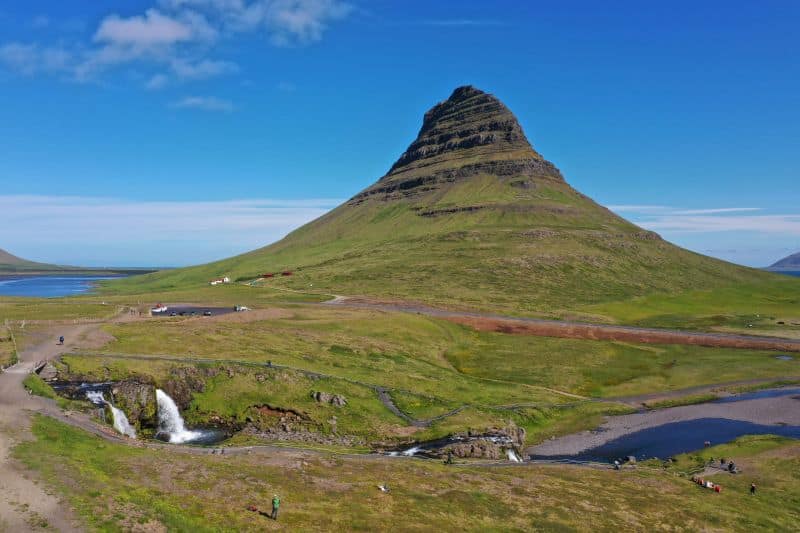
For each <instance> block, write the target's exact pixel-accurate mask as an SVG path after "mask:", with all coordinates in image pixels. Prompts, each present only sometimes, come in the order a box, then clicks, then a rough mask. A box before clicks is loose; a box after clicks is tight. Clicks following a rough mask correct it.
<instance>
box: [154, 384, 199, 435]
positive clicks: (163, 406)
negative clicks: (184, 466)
mask: <svg viewBox="0 0 800 533" xmlns="http://www.w3.org/2000/svg"><path fill="white" fill-rule="evenodd" d="M156 401H157V402H158V432H159V433H162V434H166V435H168V437H169V442H171V443H172V444H182V443H185V442H191V441H194V440H198V439H200V438H202V437H203V435H204V433H203V432H202V431H192V430H189V429H186V426H185V424H184V422H183V417H181V412H180V411H179V410H178V406H177V405H176V404H175V401H174V400H173V399H172V398H170V397H169V395H168V394H167V393H166V392H164V391H163V390H161V389H156Z"/></svg>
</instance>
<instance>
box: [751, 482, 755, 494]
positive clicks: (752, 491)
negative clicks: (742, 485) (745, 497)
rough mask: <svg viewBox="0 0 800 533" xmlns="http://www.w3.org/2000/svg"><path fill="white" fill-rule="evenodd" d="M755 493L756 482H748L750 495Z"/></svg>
mask: <svg viewBox="0 0 800 533" xmlns="http://www.w3.org/2000/svg"><path fill="white" fill-rule="evenodd" d="M755 494H756V484H755V483H750V496H755Z"/></svg>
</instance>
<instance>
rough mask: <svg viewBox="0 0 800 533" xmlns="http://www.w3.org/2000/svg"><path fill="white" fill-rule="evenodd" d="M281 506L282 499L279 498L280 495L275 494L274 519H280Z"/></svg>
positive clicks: (273, 498)
mask: <svg viewBox="0 0 800 533" xmlns="http://www.w3.org/2000/svg"><path fill="white" fill-rule="evenodd" d="M280 506H281V499H280V498H278V495H277V494H276V495H274V496H273V497H272V519H273V520H277V519H278V508H279V507H280Z"/></svg>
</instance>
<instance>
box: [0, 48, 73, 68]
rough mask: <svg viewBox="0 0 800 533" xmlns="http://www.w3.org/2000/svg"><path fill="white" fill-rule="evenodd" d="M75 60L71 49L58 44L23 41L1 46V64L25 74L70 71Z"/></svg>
mask: <svg viewBox="0 0 800 533" xmlns="http://www.w3.org/2000/svg"><path fill="white" fill-rule="evenodd" d="M74 61H75V58H74V56H73V54H72V53H71V52H70V51H68V50H66V49H64V48H60V47H57V46H49V47H48V46H40V45H38V44H23V43H8V44H5V45H2V46H0V64H3V65H5V66H6V67H7V68H10V69H12V70H14V71H16V72H19V73H20V74H23V75H25V76H32V75H34V74H41V73H44V74H57V73H64V72H68V71H69V70H70V69H71V68H72V66H73V64H74Z"/></svg>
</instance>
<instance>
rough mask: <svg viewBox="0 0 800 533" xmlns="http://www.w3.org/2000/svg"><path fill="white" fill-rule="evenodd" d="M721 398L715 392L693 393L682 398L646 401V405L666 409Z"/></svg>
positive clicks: (650, 407) (649, 407) (651, 407)
mask: <svg viewBox="0 0 800 533" xmlns="http://www.w3.org/2000/svg"><path fill="white" fill-rule="evenodd" d="M717 399H719V396H718V395H716V394H713V393H707V394H692V395H690V396H682V397H680V398H670V399H667V400H656V401H651V402H644V405H645V407H647V408H648V409H666V408H668V407H679V406H681V405H695V404H698V403H708V402H713V401H714V400H717Z"/></svg>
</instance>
